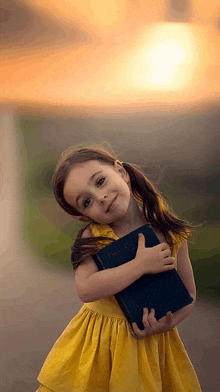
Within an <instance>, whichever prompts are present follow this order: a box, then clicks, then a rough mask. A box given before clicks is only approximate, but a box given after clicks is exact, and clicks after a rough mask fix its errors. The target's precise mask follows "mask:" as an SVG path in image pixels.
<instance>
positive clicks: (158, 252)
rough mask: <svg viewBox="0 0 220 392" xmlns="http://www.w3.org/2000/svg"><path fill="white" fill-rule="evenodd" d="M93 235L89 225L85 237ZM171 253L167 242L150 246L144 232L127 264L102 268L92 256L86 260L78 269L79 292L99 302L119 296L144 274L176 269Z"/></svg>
mask: <svg viewBox="0 0 220 392" xmlns="http://www.w3.org/2000/svg"><path fill="white" fill-rule="evenodd" d="M91 235H92V234H91V231H90V229H89V228H87V229H86V230H85V231H84V232H83V234H82V237H84V238H86V237H91ZM170 254H171V252H170V250H169V249H168V248H167V244H165V243H161V244H158V245H156V246H154V247H152V248H146V247H145V238H144V235H141V236H140V237H139V239H138V249H137V252H136V256H135V258H134V259H133V260H131V261H128V262H127V263H125V264H122V265H120V266H118V267H115V268H110V269H107V270H103V271H99V270H98V267H97V266H96V263H95V262H94V260H93V258H92V257H88V258H87V259H85V260H84V261H83V262H82V263H81V264H80V265H79V266H78V267H77V270H76V275H75V278H76V292H77V294H78V296H79V298H80V299H81V301H83V302H93V301H98V300H99V299H102V298H106V297H109V296H111V295H115V294H116V293H118V292H119V291H121V290H123V289H125V288H126V287H128V286H130V285H131V284H132V283H133V282H135V281H136V280H137V279H139V278H140V277H141V276H142V275H144V274H148V273H152V274H154V273H157V272H163V271H167V270H170V269H173V268H174V263H175V259H174V258H173V257H170Z"/></svg>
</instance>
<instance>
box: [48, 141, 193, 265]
mask: <svg viewBox="0 0 220 392" xmlns="http://www.w3.org/2000/svg"><path fill="white" fill-rule="evenodd" d="M116 159H117V158H116V157H115V156H114V155H113V154H111V153H109V152H108V151H106V150H105V149H103V148H101V147H93V146H88V147H86V146H84V147H77V148H70V149H68V150H67V151H65V152H64V153H63V154H62V155H61V158H60V161H59V162H58V164H57V167H56V171H55V173H54V195H55V198H56V200H57V202H58V203H59V205H60V206H61V207H62V208H63V209H64V210H65V211H66V212H68V214H70V215H73V216H80V215H82V214H81V213H80V212H78V211H77V210H76V209H75V208H74V207H72V206H71V205H69V204H68V203H67V202H66V200H65V199H64V195H63V190H64V185H65V181H66V179H67V176H68V174H69V172H70V170H71V168H72V167H73V166H74V165H75V164H78V163H82V162H87V161H90V160H98V161H101V162H105V163H108V164H109V165H113V164H114V162H115V160H116ZM135 166H136V165H131V164H128V163H123V167H124V169H125V170H126V171H127V172H128V174H129V177H130V183H131V192H132V194H133V196H134V197H135V199H136V200H137V201H138V202H141V203H142V204H143V212H144V215H145V218H146V221H147V222H150V223H151V225H152V227H154V228H155V229H157V230H158V231H160V232H161V233H163V235H164V237H165V240H166V242H167V243H168V244H169V245H170V247H171V250H173V246H174V245H175V242H174V237H175V236H177V237H178V236H180V237H181V238H182V239H187V238H188V235H189V233H190V231H191V229H192V227H193V226H191V225H190V224H189V223H188V222H186V221H184V220H181V219H179V218H178V217H177V216H176V215H175V214H174V213H173V211H171V209H170V208H169V206H168V204H167V203H166V201H165V200H164V198H163V196H162V195H161V193H160V192H159V191H158V189H157V188H156V187H155V186H154V185H153V184H152V183H151V182H150V181H149V180H148V179H147V177H146V176H145V175H144V173H143V172H142V171H141V170H140V169H138V168H137V167H135ZM86 227H88V225H87V226H86ZM86 227H84V228H83V229H81V230H80V232H79V233H78V235H77V237H76V239H75V242H74V244H73V246H72V248H71V252H72V253H71V262H72V265H73V268H74V270H76V269H77V267H78V265H79V264H80V263H81V262H82V261H83V260H84V259H85V258H86V257H88V256H91V255H93V254H95V253H96V252H97V250H98V249H99V244H100V241H101V240H107V241H108V242H110V241H111V239H109V238H106V237H92V238H81V236H82V233H83V231H84V230H85V229H86ZM172 234H173V235H172ZM112 241H114V240H113V239H112Z"/></svg>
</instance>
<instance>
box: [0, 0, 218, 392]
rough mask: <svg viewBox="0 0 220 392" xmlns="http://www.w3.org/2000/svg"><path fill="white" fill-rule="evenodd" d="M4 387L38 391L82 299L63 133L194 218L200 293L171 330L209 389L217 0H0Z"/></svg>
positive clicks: (13, 391) (212, 383)
mask: <svg viewBox="0 0 220 392" xmlns="http://www.w3.org/2000/svg"><path fill="white" fill-rule="evenodd" d="M0 22H1V35H0V37H1V41H0V46H1V48H0V50H1V63H0V102H1V109H0V139H1V144H0V149H1V172H0V189H1V196H0V209H1V218H2V219H1V223H0V225H1V247H0V252H1V266H2V268H1V291H2V293H1V297H2V300H1V302H2V314H3V318H2V320H3V323H2V326H1V336H2V345H3V350H2V381H1V382H2V387H3V390H4V391H5V392H25V391H28V392H30V391H35V389H36V388H37V386H38V383H37V382H36V377H37V375H38V372H39V370H40V368H41V366H42V364H43V361H44V359H45V357H46V355H47V353H48V351H49V350H50V348H51V346H52V344H53V343H54V342H55V340H56V339H57V338H58V336H59V335H60V334H61V332H62V331H63V329H64V328H65V326H66V325H67V323H68V322H69V321H70V319H71V318H72V317H73V316H74V315H75V314H76V313H77V312H78V310H79V309H80V307H81V305H82V303H81V301H80V300H79V299H78V298H77V296H76V294H75V291H74V275H73V272H72V267H71V264H70V247H71V245H72V243H73V241H74V239H75V236H76V234H77V232H78V231H79V229H80V228H81V227H82V226H81V225H80V224H79V223H78V222H77V221H76V222H75V221H74V220H73V219H72V217H71V216H69V215H68V214H67V213H65V212H64V211H62V210H61V208H60V207H59V206H58V205H57V204H56V202H55V200H54V197H53V191H52V175H53V172H54V169H55V166H56V162H57V160H58V158H59V156H60V154H61V153H62V152H63V150H65V149H67V148H68V147H70V146H72V145H78V144H99V145H100V144H101V145H102V146H103V147H104V148H107V149H108V150H110V151H113V152H114V153H115V154H116V155H117V157H118V158H119V159H120V160H122V161H125V162H126V161H127V162H130V163H135V164H137V165H139V167H140V168H141V169H142V170H143V171H144V172H145V174H146V175H147V176H148V177H149V178H150V179H151V180H152V181H153V182H154V183H155V184H156V185H157V186H158V188H159V189H160V190H161V192H162V193H163V195H164V196H165V198H167V200H168V201H169V202H170V204H171V206H172V208H173V210H174V211H175V212H176V213H177V214H178V215H179V216H180V217H181V218H183V219H187V220H189V221H190V222H191V223H193V224H195V225H197V224H201V223H202V226H201V227H200V228H199V229H197V230H196V232H195V233H194V235H193V237H192V240H191V243H190V245H189V248H190V257H191V260H192V265H193V270H194V274H195V280H196V285H197V292H198V301H197V305H196V307H195V311H194V312H193V314H192V315H191V316H190V318H189V321H188V319H187V320H186V321H184V322H183V324H181V325H180V327H179V330H180V333H181V334H182V338H183V341H184V343H185V345H186V347H187V350H188V352H189V355H190V358H191V359H192V361H193V364H194V366H195V368H196V371H197V373H198V376H199V379H200V382H201V385H202V387H203V391H205V392H209V391H217V390H218V391H219V389H220V380H219V374H218V373H219V371H218V369H217V367H216V366H217V365H216V363H218V362H217V361H216V360H215V359H216V358H217V356H218V358H219V353H220V349H219V326H220V323H219V315H220V310H219V302H220V289H219V276H220V261H219V250H220V245H219V236H220V193H219V189H220V187H219V173H220V157H219V151H220V145H219V130H220V110H219V109H220V1H219V0H210V1H209V2H206V1H203V0H154V1H153V0H137V1H135V2H134V1H131V0H112V1H109V0H102V2H100V1H99V0H83V1H80V2H76V1H74V0H69V1H66V2H63V1H61V0H44V1H43V0H11V1H10V2H8V1H7V0H1V4H0Z"/></svg>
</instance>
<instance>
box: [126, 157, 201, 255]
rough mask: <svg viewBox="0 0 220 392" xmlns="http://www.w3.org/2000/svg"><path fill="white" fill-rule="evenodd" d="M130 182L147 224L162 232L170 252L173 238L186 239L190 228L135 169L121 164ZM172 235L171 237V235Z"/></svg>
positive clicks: (173, 243)
mask: <svg viewBox="0 0 220 392" xmlns="http://www.w3.org/2000/svg"><path fill="white" fill-rule="evenodd" d="M123 167H124V168H125V170H126V171H127V172H128V174H129V177H130V180H131V191H132V193H133V195H134V197H135V198H136V200H137V201H141V202H142V203H143V212H144V215H145V218H146V220H147V222H150V223H151V225H152V227H154V228H155V229H157V230H158V231H160V232H162V233H163V235H164V237H165V240H166V242H167V243H168V244H169V245H170V247H171V250H173V247H174V245H175V242H174V237H177V238H178V237H181V238H182V239H183V240H186V239H188V236H189V234H190V232H191V229H192V228H193V227H194V226H191V225H190V224H189V223H188V222H187V221H184V220H181V219H179V218H178V217H177V216H176V215H175V213H174V212H173V211H171V209H170V207H169V206H168V204H167V202H166V201H165V199H164V198H163V196H162V195H161V193H160V192H159V191H158V189H157V188H156V187H155V186H154V185H153V184H152V183H151V182H150V181H149V180H148V179H147V178H146V177H145V175H144V174H143V173H142V172H141V171H140V170H139V169H137V168H136V167H134V166H132V165H130V164H128V163H124V162H123ZM172 234H173V235H172Z"/></svg>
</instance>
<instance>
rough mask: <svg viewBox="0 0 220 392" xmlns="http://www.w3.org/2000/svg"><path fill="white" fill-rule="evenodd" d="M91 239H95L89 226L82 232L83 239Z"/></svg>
mask: <svg viewBox="0 0 220 392" xmlns="http://www.w3.org/2000/svg"><path fill="white" fill-rule="evenodd" d="M91 237H93V235H92V231H91V228H90V224H88V225H87V226H86V227H85V228H84V230H83V231H82V234H81V238H91Z"/></svg>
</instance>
